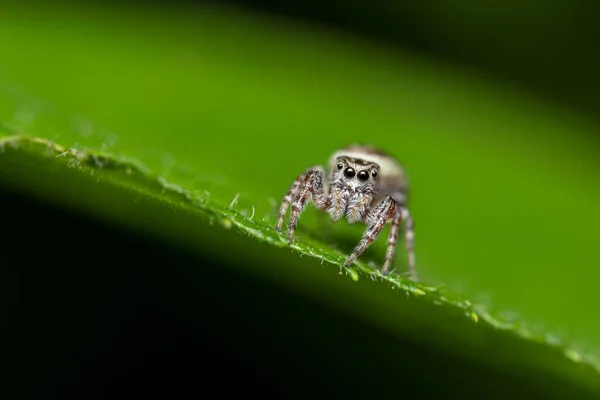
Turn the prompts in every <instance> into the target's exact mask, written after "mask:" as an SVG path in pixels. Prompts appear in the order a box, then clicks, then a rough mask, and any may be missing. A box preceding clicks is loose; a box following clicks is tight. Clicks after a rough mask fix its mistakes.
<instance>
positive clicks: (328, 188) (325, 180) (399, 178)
mask: <svg viewBox="0 0 600 400" xmlns="http://www.w3.org/2000/svg"><path fill="white" fill-rule="evenodd" d="M328 167H329V174H328V175H325V171H324V170H323V168H322V167H320V166H316V167H313V168H309V169H308V170H306V171H305V172H304V173H303V174H301V175H300V176H298V178H296V180H295V181H294V184H293V185H292V187H291V188H290V190H289V191H288V193H287V194H286V195H285V197H284V198H283V202H282V204H281V209H280V211H279V219H278V220H277V225H276V226H275V229H276V230H277V231H279V230H281V226H282V225H283V220H284V218H285V214H286V212H287V209H288V207H289V206H290V204H291V205H292V212H291V216H290V222H289V224H288V241H289V242H290V243H291V242H293V240H294V231H295V229H296V225H297V223H298V219H299V218H300V213H302V210H304V207H306V205H307V204H308V200H309V199H311V200H312V202H313V204H314V205H315V206H316V207H317V208H318V209H319V210H322V211H327V212H328V213H329V215H330V216H331V219H332V220H333V221H337V220H339V219H340V218H342V217H344V216H345V217H346V219H347V220H348V222H350V223H354V222H362V223H365V224H366V225H367V229H366V230H365V233H364V234H363V237H362V239H361V241H360V242H359V243H358V245H357V246H356V248H355V249H354V251H353V252H352V254H350V256H348V258H347V259H346V262H345V263H344V265H345V266H350V265H351V264H352V263H353V262H354V261H355V260H356V259H357V258H358V257H359V256H360V255H361V254H362V253H363V252H364V251H365V250H366V249H367V247H369V245H370V244H371V243H372V242H373V241H374V240H375V239H376V238H377V236H378V235H379V233H380V232H381V230H382V229H383V227H384V226H385V224H386V223H387V222H390V223H391V229H390V233H389V237H388V248H387V252H386V257H385V262H384V264H383V268H382V269H381V272H382V273H384V274H385V273H387V272H388V270H389V268H390V264H391V261H392V259H393V256H394V251H395V248H396V240H397V238H398V229H399V226H400V223H401V222H402V221H406V233H405V239H406V249H407V252H408V267H409V269H410V272H411V275H412V277H413V279H416V272H415V266H414V264H415V255H414V250H413V245H414V222H413V219H412V217H411V216H410V214H409V212H408V209H407V208H406V201H407V192H408V185H407V181H406V175H405V173H404V168H403V167H402V165H400V163H398V161H396V160H395V159H394V158H392V157H390V156H389V155H387V154H385V153H383V152H382V151H380V150H377V149H375V148H373V147H370V146H361V145H351V146H348V147H346V148H344V149H342V150H339V151H337V152H335V153H334V154H333V155H332V156H331V158H330V159H329V165H328Z"/></svg>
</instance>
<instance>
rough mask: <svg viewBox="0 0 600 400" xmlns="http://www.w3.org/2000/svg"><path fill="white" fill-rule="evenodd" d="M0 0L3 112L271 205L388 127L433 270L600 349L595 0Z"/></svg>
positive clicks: (64, 140) (439, 279) (382, 140)
mask: <svg viewBox="0 0 600 400" xmlns="http://www.w3.org/2000/svg"><path fill="white" fill-rule="evenodd" d="M1 4H2V7H3V9H4V11H3V12H2V15H1V16H0V48H1V54H0V91H1V92H2V94H3V96H2V97H1V98H0V110H1V111H0V117H1V118H2V119H3V121H5V122H7V123H9V124H11V126H17V127H18V128H19V129H21V130H26V131H28V132H32V133H34V134H37V135H40V136H44V137H47V138H49V139H51V140H55V141H57V142H58V143H61V144H63V145H66V146H80V147H86V148H93V149H102V150H103V151H107V152H112V153H116V154H119V155H122V156H127V157H132V158H135V159H137V160H140V161H141V162H142V163H144V164H145V165H147V166H148V167H149V168H151V169H153V170H156V171H160V173H161V175H162V176H164V177H165V179H167V180H168V181H170V182H174V183H177V184H178V185H180V186H182V187H184V188H186V189H190V190H195V191H198V192H202V191H207V192H209V193H210V196H211V198H212V199H214V200H217V201H220V202H222V203H223V204H225V205H228V204H230V202H231V201H232V199H233V198H234V197H236V195H239V201H238V203H237V205H236V207H237V208H238V209H239V210H242V212H244V213H246V214H247V215H249V216H250V215H252V217H253V218H254V219H255V220H260V221H263V222H264V223H265V224H272V223H274V219H275V207H276V203H277V202H278V201H279V200H280V198H281V197H282V195H283V194H284V193H285V191H286V190H287V188H288V186H289V184H290V183H291V182H292V180H293V179H294V177H295V176H296V175H297V174H298V173H300V172H301V171H303V170H304V169H305V168H306V167H308V166H311V165H314V164H322V163H324V162H326V160H327V158H328V157H329V155H330V153H332V152H333V151H334V150H335V149H337V148H338V147H340V146H343V145H346V144H347V143H352V142H366V143H371V144H373V145H376V146H379V147H381V148H383V149H384V150H386V151H388V152H389V153H391V154H393V155H395V156H397V157H398V158H399V159H400V160H401V161H402V162H403V163H404V164H405V165H406V167H407V169H408V173H409V177H410V181H411V188H412V189H411V200H410V209H411V211H412V213H413V215H414V217H415V220H416V229H417V236H416V246H417V247H416V249H417V262H418V269H419V273H420V276H421V277H422V279H423V280H424V281H425V282H427V283H430V284H434V285H444V286H445V287H446V288H447V289H448V290H449V291H450V292H454V293H458V294H460V295H462V296H464V297H467V298H470V299H472V300H473V301H474V302H476V303H478V304H480V305H481V306H482V307H483V308H485V309H487V310H490V311H491V312H492V313H494V314H495V315H500V316H501V317H503V318H505V319H508V320H513V319H514V320H520V321H525V323H526V324H527V325H528V326H529V328H530V329H532V330H533V331H535V332H539V333H545V334H547V335H548V336H549V337H553V338H556V339H559V340H562V341H565V342H566V343H569V344H570V345H572V346H573V347H575V348H577V349H580V350H581V351H582V352H583V353H586V354H595V355H600V309H599V308H598V306H597V304H598V300H597V290H596V288H597V282H598V281H599V280H600V269H599V268H598V267H599V266H600V255H599V254H598V251H597V241H598V225H599V223H600V207H599V206H598V204H599V203H600V185H599V184H598V182H599V178H600V175H599V172H600V170H599V167H600V159H599V157H598V154H599V153H598V151H599V150H600V141H599V136H598V134H597V133H598V128H599V127H600V123H599V121H598V118H597V115H598V112H599V111H600V102H599V100H600V95H599V93H600V79H598V76H597V71H599V70H600V61H599V59H598V57H597V38H598V37H600V27H599V26H598V24H597V23H596V21H597V19H598V17H600V13H599V12H598V5H596V3H594V2H591V1H565V0H562V1H560V0H553V1H547V2H544V4H543V5H538V4H536V2H532V1H529V2H527V1H526V2H514V1H509V2H506V1H503V2H500V1H492V2H485V3H478V2H469V1H455V2H444V1H439V0H438V1H435V0H430V1H418V2H417V1H415V2H391V1H390V2H388V1H384V0H379V1H373V2H366V1H347V2H343V3H342V2H330V3H327V4H322V3H321V2H317V1H308V2H293V1H287V2H281V1H242V0H240V1H230V2H224V1H222V2H210V3H208V2H201V1H197V2H192V1H187V2H183V1H181V2H177V1H176V2H161V1H148V2H134V1H129V2H120V3H110V2H94V1H90V2H86V3H85V5H83V3H82V4H79V5H77V6H73V5H72V4H70V3H66V2H52V3H28V4H27V5H25V4H24V3H18V2H8V1H5V2H2V3H1ZM157 10H158V11H157ZM317 217H318V216H317V215H316V213H315V212H314V211H312V210H309V211H307V215H306V216H305V217H303V222H305V224H304V227H303V228H302V233H303V234H305V235H313V236H317V237H320V235H321V232H320V230H319V228H318V226H319V225H318V221H317ZM340 225H341V226H334V227H332V231H333V233H332V235H333V238H337V239H339V238H343V240H341V239H340V242H345V241H351V240H352V238H358V235H359V234H360V228H357V229H352V227H351V228H348V227H345V226H343V225H342V224H340ZM337 239H333V240H331V241H332V242H333V243H334V244H335V243H336V240H337ZM384 242H385V241H383V240H382V241H381V242H380V243H377V245H376V246H375V247H374V248H373V250H372V251H370V252H369V254H368V255H367V257H369V258H370V259H373V260H379V259H380V258H381V256H382V254H383V252H384V247H385V243H384ZM340 246H341V245H340ZM226 248H227V244H226V243H223V249H226ZM403 257H404V254H403V252H402V251H400V252H399V255H398V257H397V262H396V267H397V269H399V270H401V269H402V268H404V265H405V264H404V261H403V260H404V258H403Z"/></svg>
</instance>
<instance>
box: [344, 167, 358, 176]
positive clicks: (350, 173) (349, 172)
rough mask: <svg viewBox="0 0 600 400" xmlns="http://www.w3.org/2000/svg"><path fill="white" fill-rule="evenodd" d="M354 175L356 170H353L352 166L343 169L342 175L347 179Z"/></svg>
mask: <svg viewBox="0 0 600 400" xmlns="http://www.w3.org/2000/svg"><path fill="white" fill-rule="evenodd" d="M354 175H356V171H355V170H354V168H351V167H348V168H346V170H345V171H344V176H345V177H346V178H348V179H352V178H354Z"/></svg>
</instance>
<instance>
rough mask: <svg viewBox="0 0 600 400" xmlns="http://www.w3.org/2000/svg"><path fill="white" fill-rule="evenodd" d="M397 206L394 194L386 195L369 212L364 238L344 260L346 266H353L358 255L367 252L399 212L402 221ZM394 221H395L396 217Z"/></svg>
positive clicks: (400, 215) (400, 216)
mask: <svg viewBox="0 0 600 400" xmlns="http://www.w3.org/2000/svg"><path fill="white" fill-rule="evenodd" d="M397 208H398V207H397V203H396V200H394V199H393V198H392V196H386V197H385V198H384V199H383V200H382V201H381V202H380V203H379V204H377V206H376V207H375V208H373V209H372V210H371V211H370V212H369V214H368V215H367V223H368V224H369V225H368V227H367V229H366V230H365V233H364V234H363V237H362V239H361V240H360V242H359V243H358V245H357V246H356V247H355V248H354V251H353V252H352V254H350V255H349V256H348V258H347V259H346V262H344V266H345V267H349V266H351V265H352V263H354V261H355V260H356V259H357V258H358V257H360V255H361V254H362V253H364V252H365V250H366V249H367V248H368V247H369V246H370V245H371V243H373V241H374V240H375V239H376V238H377V236H379V233H380V232H381V230H382V229H383V227H384V226H385V224H386V222H387V221H388V220H389V219H390V218H394V217H396V215H397V214H398V215H399V221H398V224H399V223H400V221H401V219H402V214H400V213H397V212H396V209H397ZM392 221H395V218H394V219H393V220H392ZM392 231H393V229H392ZM397 232H398V230H397V226H396V235H397V234H398V233H397ZM390 234H391V232H390ZM394 245H395V240H394ZM388 253H389V251H388ZM392 255H393V251H392ZM382 272H383V271H382Z"/></svg>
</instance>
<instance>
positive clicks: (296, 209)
mask: <svg viewBox="0 0 600 400" xmlns="http://www.w3.org/2000/svg"><path fill="white" fill-rule="evenodd" d="M324 175H325V173H324V171H323V168H321V167H313V168H310V169H309V170H308V171H307V172H305V173H303V174H301V175H299V176H298V178H296V180H295V181H294V184H293V185H292V187H291V188H290V190H289V191H288V192H287V194H286V195H285V197H284V198H283V201H282V202H281V208H280V210H279V219H278V220H277V224H276V225H275V230H276V231H279V230H281V226H282V225H283V220H284V218H285V214H286V212H287V209H288V207H289V206H290V203H291V204H292V212H291V214H290V222H289V223H288V242H290V243H292V242H293V241H294V231H295V230H296V225H297V224H298V219H299V218H300V214H301V213H302V211H303V210H304V208H305V207H306V205H307V203H308V199H309V198H312V201H313V203H314V205H315V206H316V207H317V208H318V209H320V210H324V209H326V208H327V195H326V194H325V192H324V190H323V179H324Z"/></svg>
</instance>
